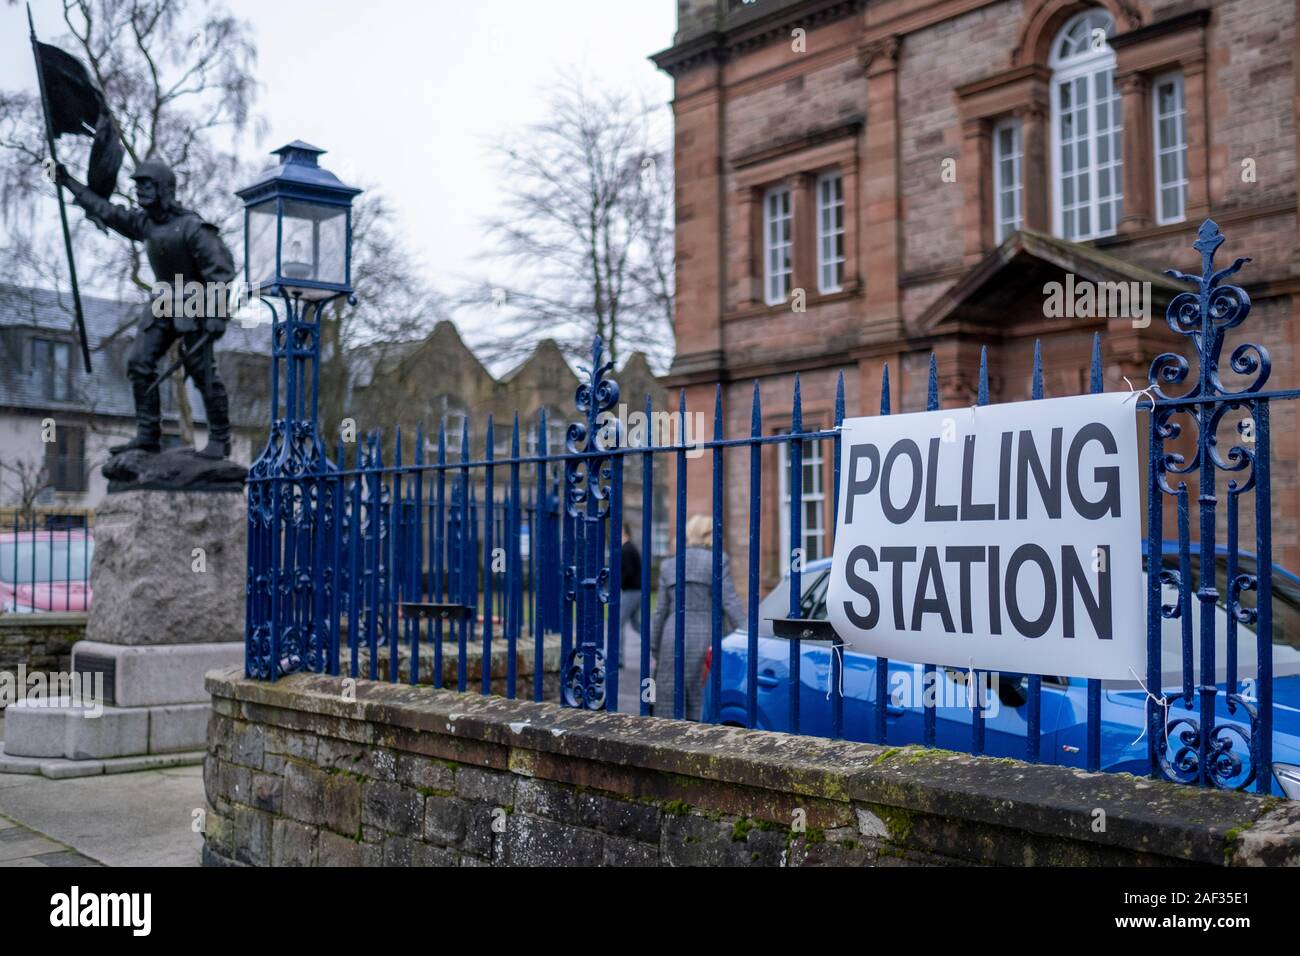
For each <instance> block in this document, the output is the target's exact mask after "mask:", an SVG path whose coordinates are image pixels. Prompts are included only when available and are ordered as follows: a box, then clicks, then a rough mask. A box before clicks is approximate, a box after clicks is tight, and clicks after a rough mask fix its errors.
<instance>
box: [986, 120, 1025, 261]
mask: <svg viewBox="0 0 1300 956" xmlns="http://www.w3.org/2000/svg"><path fill="white" fill-rule="evenodd" d="M1008 132H1009V133H1010V134H1011V150H1010V152H1007V151H1005V150H1004V149H1003V147H1002V137H1003V134H1004V133H1008ZM1023 155H1024V154H1023V152H1022V151H1021V146H1020V121H1019V120H1017V119H1004V120H1002V121H1000V122H998V123H995V124H994V126H993V241H994V243H995V244H996V245H999V246H1000V245H1002V242H1003V240H1005V239H1006V238H1007V236H1009V235H1011V234H1012V233H1013V232H1015V231H1016V230H1018V229H1019V228H1020V227H1021V226H1022V225H1024V210H1023V194H1024V178H1023V176H1022V170H1021V160H1022V158H1023ZM1004 167H1007V168H1009V169H1010V171H1011V183H1010V185H1007V184H1006V183H1005V182H1004V181H1003V177H1002V174H1003V171H1004ZM1008 193H1010V195H1011V204H1012V210H1013V211H1012V214H1011V217H1010V218H1007V217H1006V216H1004V215H1003V213H1002V205H1003V203H1002V200H1003V198H1004V197H1005V196H1006V195H1007V194H1008Z"/></svg>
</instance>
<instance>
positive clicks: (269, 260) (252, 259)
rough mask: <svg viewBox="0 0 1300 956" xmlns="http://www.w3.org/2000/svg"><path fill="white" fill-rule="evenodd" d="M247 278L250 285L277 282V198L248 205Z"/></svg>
mask: <svg viewBox="0 0 1300 956" xmlns="http://www.w3.org/2000/svg"><path fill="white" fill-rule="evenodd" d="M246 255H247V256H248V262H247V264H246V278H247V282H248V284H249V286H250V287H252V288H260V287H263V286H269V285H272V284H274V282H275V200H274V199H272V200H269V201H268V202H263V203H258V204H257V205H256V206H250V207H248V249H247V251H246Z"/></svg>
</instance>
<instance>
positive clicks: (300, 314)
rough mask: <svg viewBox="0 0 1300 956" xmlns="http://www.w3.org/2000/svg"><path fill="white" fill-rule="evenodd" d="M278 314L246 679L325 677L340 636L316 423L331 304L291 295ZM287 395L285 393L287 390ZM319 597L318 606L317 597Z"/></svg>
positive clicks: (252, 543) (331, 515)
mask: <svg viewBox="0 0 1300 956" xmlns="http://www.w3.org/2000/svg"><path fill="white" fill-rule="evenodd" d="M261 301H262V302H263V303H264V304H265V305H266V306H267V308H269V309H270V310H271V313H272V322H271V415H272V423H271V433H270V435H269V437H268V439H267V443H266V447H265V448H264V449H263V450H262V453H261V454H260V455H259V456H258V458H257V460H256V461H255V462H253V464H252V466H251V467H250V468H249V470H248V575H247V585H246V595H245V598H246V601H247V605H248V607H247V611H246V613H245V635H244V640H245V658H244V671H245V674H246V675H247V676H249V677H255V678H258V679H262V680H268V679H269V680H275V679H276V678H278V677H280V676H282V675H284V674H290V673H293V672H294V671H296V670H300V669H302V668H304V667H307V668H310V669H312V670H323V669H324V668H325V667H327V666H328V664H329V657H330V649H331V648H333V646H334V642H335V639H336V637H337V635H336V634H335V632H334V628H335V627H337V618H334V619H332V620H331V618H330V617H329V616H328V615H326V614H325V613H324V609H325V608H327V607H333V606H334V602H333V594H334V589H335V588H336V587H337V586H338V584H339V582H337V581H335V580H333V577H332V574H333V569H334V568H335V567H336V566H337V563H338V562H337V561H336V560H335V555H334V552H333V547H332V545H333V542H334V532H333V525H334V522H335V521H337V520H338V517H339V516H338V514H337V510H336V508H335V501H336V498H335V495H334V492H333V482H336V481H337V480H338V477H337V471H338V468H337V466H336V465H335V464H334V462H332V461H330V459H329V455H328V453H327V451H326V448H325V444H324V442H323V441H322V440H321V435H320V430H319V428H318V424H317V409H318V393H319V384H320V373H319V363H320V316H321V312H322V311H323V309H324V308H325V306H326V305H327V304H328V301H329V300H325V301H317V302H308V303H305V304H304V303H303V301H302V299H301V298H300V297H299V296H296V295H292V296H291V295H289V294H287V293H286V294H285V295H284V296H283V297H282V301H281V303H280V304H279V307H277V306H276V305H273V304H272V302H271V300H270V299H269V298H264V299H262V300H261ZM281 386H283V390H282V388H281ZM318 590H319V591H320V594H321V599H320V600H319V601H318V600H317V599H316V598H314V596H313V595H314V594H315V592H317V591H318Z"/></svg>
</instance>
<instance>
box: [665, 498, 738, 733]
mask: <svg viewBox="0 0 1300 956" xmlns="http://www.w3.org/2000/svg"><path fill="white" fill-rule="evenodd" d="M712 540H713V521H712V519H711V518H710V517H709V516H708V515H695V516H694V517H692V518H691V519H690V521H688V522H687V523H686V542H685V544H686V555H685V562H686V575H685V579H684V583H679V582H678V581H677V558H676V557H675V556H674V557H670V558H666V559H665V560H664V562H663V564H661V565H660V567H659V598H658V601H657V602H656V603H655V613H654V619H653V621H652V622H651V624H650V642H651V643H650V650H651V653H652V654H653V655H654V661H655V666H654V679H655V707H654V712H655V715H656V716H659V717H671V716H673V714H674V712H675V711H674V700H675V694H676V687H677V684H676V678H677V675H676V668H675V666H674V665H675V661H676V657H675V651H676V643H677V640H676V625H675V623H674V621H675V619H676V609H677V602H678V601H683V602H684V604H685V607H686V625H685V628H684V637H685V640H684V644H685V654H684V659H685V671H684V676H685V681H686V686H685V688H683V690H684V695H685V704H686V710H685V716H686V719H687V720H699V719H700V715H701V711H702V709H703V706H704V655H705V654H706V653H708V650H709V645H710V643H711V642H712V634H713V630H712V614H711V610H712V606H713V548H712ZM721 590H722V608H721V611H722V613H723V617H724V626H723V628H722V633H723V634H726V633H728V632H729V631H731V630H733V629H734V628H737V627H739V626H740V625H741V624H742V623H743V622H744V621H745V614H744V611H743V609H742V608H741V604H740V598H739V597H738V596H737V594H736V586H735V584H734V583H733V582H732V580H731V568H730V564H729V562H728V561H727V556H726V554H725V553H724V554H723V555H722V589H721ZM715 666H716V662H715Z"/></svg>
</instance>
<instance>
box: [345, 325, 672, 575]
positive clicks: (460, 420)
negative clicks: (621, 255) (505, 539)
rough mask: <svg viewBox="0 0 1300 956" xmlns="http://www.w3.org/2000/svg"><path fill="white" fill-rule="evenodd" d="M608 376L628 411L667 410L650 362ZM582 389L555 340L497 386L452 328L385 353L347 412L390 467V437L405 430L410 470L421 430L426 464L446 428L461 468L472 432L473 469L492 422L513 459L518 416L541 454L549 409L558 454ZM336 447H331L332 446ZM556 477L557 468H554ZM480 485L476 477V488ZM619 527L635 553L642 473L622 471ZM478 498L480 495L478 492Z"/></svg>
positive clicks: (659, 492)
mask: <svg viewBox="0 0 1300 956" xmlns="http://www.w3.org/2000/svg"><path fill="white" fill-rule="evenodd" d="M610 375H611V376H612V377H613V378H614V379H615V380H616V381H617V382H618V384H619V389H620V393H621V396H622V397H621V401H622V402H624V403H626V404H627V406H628V407H629V408H631V409H634V410H635V409H641V408H643V407H644V405H645V399H646V397H647V396H649V397H650V400H651V403H652V404H653V405H654V407H655V408H656V409H660V408H663V405H664V390H663V385H662V383H661V382H660V380H659V379H658V378H656V376H655V374H654V372H653V370H651V368H650V366H649V364H648V363H647V361H646V358H645V356H644V355H643V354H641V353H640V352H634V353H633V354H632V355H631V356H630V357H629V358H628V359H627V360H626V361H625V362H624V363H623V366H622V368H620V369H616V370H614V371H613V372H611V373H610ZM578 385H579V380H578V376H577V374H576V373H575V371H574V367H573V366H571V365H570V364H569V361H568V360H567V359H566V358H565V356H564V354H563V353H562V352H561V351H560V348H559V346H557V345H556V344H555V342H554V341H552V340H551V339H544V340H543V341H541V342H540V343H538V345H537V347H536V348H535V349H534V350H533V353H532V354H531V355H530V356H529V357H528V358H527V359H525V360H524V362H522V363H521V364H520V365H518V366H517V367H515V368H514V369H512V370H511V371H509V372H507V373H506V374H504V375H502V376H501V377H500V378H496V377H494V376H493V375H492V373H491V372H489V371H488V369H487V368H486V367H485V366H484V365H483V363H482V362H480V361H479V359H478V357H477V356H476V355H475V354H474V352H473V350H472V349H470V347H469V346H468V345H466V344H465V341H464V340H463V339H462V338H461V337H460V333H459V332H458V331H457V330H456V326H455V325H453V324H452V323H451V322H450V321H446V320H444V321H441V322H439V323H438V324H437V325H436V326H435V327H434V329H433V331H432V332H430V333H429V335H428V336H427V337H426V338H424V339H423V340H421V341H419V342H416V343H412V344H411V345H409V346H407V347H404V348H402V349H398V350H394V349H391V348H390V349H387V350H386V357H385V359H384V360H383V361H377V362H375V363H374V364H373V365H372V367H371V368H370V370H369V372H368V373H367V374H366V375H364V376H363V377H362V378H361V379H360V380H358V381H356V382H354V384H353V387H352V400H351V401H350V402H349V403H348V410H349V411H352V412H353V413H354V414H355V417H356V424H357V427H358V429H359V430H360V431H362V432H364V431H366V430H369V429H370V428H379V429H380V430H381V431H383V432H384V436H385V437H384V441H385V456H386V461H391V454H392V430H393V428H394V427H395V426H397V427H400V428H401V429H402V442H403V445H402V447H403V459H404V461H405V463H407V464H409V463H411V462H412V461H413V454H414V441H415V437H416V434H417V432H418V430H419V429H420V428H421V427H423V429H424V437H425V461H426V462H430V463H431V462H433V461H435V460H436V457H437V441H438V426H439V424H440V423H443V422H445V423H446V428H447V459H448V461H459V460H460V450H461V434H462V425H463V424H465V423H468V426H469V428H468V430H469V451H470V460H471V461H479V460H482V458H483V455H484V446H485V439H486V436H487V422H488V416H489V415H491V416H492V419H493V438H494V442H493V446H494V455H495V457H496V458H497V459H503V458H508V457H509V455H510V443H511V429H512V426H513V422H514V416H515V414H516V412H517V413H518V414H519V441H520V452H521V454H522V455H524V456H531V455H535V454H537V436H538V422H539V420H540V412H541V411H542V409H545V410H546V419H547V452H548V454H550V455H557V454H563V452H564V439H565V430H566V428H567V426H568V424H569V423H570V422H574V421H577V420H579V418H580V417H581V416H580V415H579V413H578V411H577V409H576V408H575V406H574V393H575V392H576V391H577V388H578ZM331 447H332V446H331ZM551 471H552V478H553V479H554V478H557V477H559V469H558V467H556V466H554V465H553V466H552V469H551ZM663 471H664V470H663V469H662V468H660V469H659V470H658V471H657V473H656V482H655V485H656V487H655V490H654V502H655V503H654V507H653V510H654V515H653V522H652V524H653V527H654V539H655V540H656V542H657V545H656V547H655V549H654V550H655V553H656V554H663V553H664V549H665V547H666V540H667V533H668V532H667V528H668V525H667V519H668V508H667V495H666V487H667V483H666V480H665V478H664V474H663ZM481 478H482V475H481V470H478V469H476V475H475V480H476V481H480V480H481ZM507 480H508V470H507V466H502V467H501V468H500V469H498V470H497V472H496V478H495V481H496V490H497V494H498V497H500V496H501V495H502V494H503V493H504V489H505V483H506V481H507ZM536 481H537V477H536V472H535V466H534V465H529V464H525V465H523V466H521V468H520V482H521V487H522V489H523V491H522V497H524V498H525V499H527V498H528V496H529V495H530V494H531V492H532V489H534V488H535V487H536ZM623 483H624V509H623V510H624V519H625V520H626V521H627V523H628V524H629V525H631V527H632V533H633V536H634V538H635V540H636V541H637V544H638V547H639V546H640V529H641V516H642V506H641V502H642V483H641V469H640V467H639V466H638V465H637V464H636V463H635V462H633V463H630V464H628V465H625V467H624V478H623ZM480 493H481V489H480Z"/></svg>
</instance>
